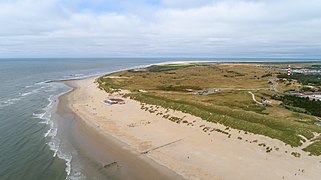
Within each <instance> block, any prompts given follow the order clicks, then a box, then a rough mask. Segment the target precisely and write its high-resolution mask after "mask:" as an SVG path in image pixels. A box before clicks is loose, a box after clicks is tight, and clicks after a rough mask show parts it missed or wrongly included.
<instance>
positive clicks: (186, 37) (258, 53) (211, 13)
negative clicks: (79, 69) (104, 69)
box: [0, 0, 321, 58]
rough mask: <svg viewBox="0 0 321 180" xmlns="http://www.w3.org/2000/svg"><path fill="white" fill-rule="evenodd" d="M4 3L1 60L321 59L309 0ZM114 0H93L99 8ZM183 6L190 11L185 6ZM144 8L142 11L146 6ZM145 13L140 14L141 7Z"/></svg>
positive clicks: (315, 13) (320, 37)
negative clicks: (165, 57) (8, 58)
mask: <svg viewBox="0 0 321 180" xmlns="http://www.w3.org/2000/svg"><path fill="white" fill-rule="evenodd" d="M82 2H85V1H82V0H73V1H68V4H66V3H65V1H64V0H46V1H44V0H43V1H40V0H15V1H3V0H0V8H1V11H0V23H1V24H2V26H1V28H0V57H1V56H2V57H5V56H10V57H15V56H19V57H24V56H87V57H88V56H95V57H96V56H104V57H106V56H199V57H202V56H212V57H238V56H239V57H277V56H280V57H303V58H304V57H320V55H321V43H320V42H321V33H320V32H319V30H320V29H321V12H320V11H319V10H320V9H321V3H318V1H317V0H311V1H309V3H307V2H306V1H302V0H293V1H290V0H284V1H276V0H266V1H263V0H256V1H255V0H243V1H236V0H227V1H222V0H216V1H209V0H199V1H196V0H188V2H187V1H182V0H163V1H162V4H163V5H165V7H164V6H162V5H157V6H156V5H153V4H146V3H145V4H144V1H139V4H140V5H141V6H135V4H133V3H130V1H123V2H122V3H121V4H118V5H114V6H115V7H116V6H117V7H123V8H124V9H126V11H124V9H121V10H119V9H114V10H110V9H109V10H105V11H103V10H101V9H99V10H97V9H95V8H92V9H90V8H89V7H87V6H86V7H85V8H83V7H82V8H79V7H78V6H77V5H78V4H80V3H82ZM104 2H105V3H107V5H108V3H116V2H115V1H113V0H108V1H101V0H95V4H94V7H97V6H98V5H102V3H104ZM183 2H185V4H187V5H182V3H183ZM142 7H143V8H142ZM140 8H142V9H140Z"/></svg>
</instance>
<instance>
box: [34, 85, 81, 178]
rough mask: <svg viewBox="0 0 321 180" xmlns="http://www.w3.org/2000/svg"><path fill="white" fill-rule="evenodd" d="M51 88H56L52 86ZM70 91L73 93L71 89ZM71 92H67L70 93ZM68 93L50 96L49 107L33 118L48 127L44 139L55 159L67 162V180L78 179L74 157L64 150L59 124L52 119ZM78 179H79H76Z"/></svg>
mask: <svg viewBox="0 0 321 180" xmlns="http://www.w3.org/2000/svg"><path fill="white" fill-rule="evenodd" d="M50 86H52V87H54V86H53V85H52V84H51V85H50ZM52 89H54V90H53V91H56V90H57V87H55V88H52ZM69 91H71V89H70V90H69ZM69 91H67V92H69ZM67 92H64V93H61V94H58V95H55V96H53V95H51V96H49V97H48V102H49V103H48V105H47V106H46V107H45V108H43V109H42V110H41V111H40V112H34V113H33V117H34V118H37V119H41V120H42V121H40V122H39V123H43V124H47V125H48V130H47V132H46V133H45V134H44V137H45V138H47V139H48V143H47V145H48V146H49V149H50V150H52V151H53V152H54V154H53V157H58V158H60V159H63V160H64V161H65V162H66V169H65V171H66V174H67V177H66V179H70V177H78V175H77V176H75V175H74V174H72V175H71V172H72V165H71V161H72V155H71V153H67V152H65V150H63V148H62V142H61V140H60V139H59V137H58V136H57V134H58V127H57V124H56V123H55V121H54V119H52V110H53V109H54V107H55V106H56V105H57V103H56V102H58V97H59V96H61V95H62V94H65V93H67ZM80 174H81V173H80ZM76 179H79V178H76Z"/></svg>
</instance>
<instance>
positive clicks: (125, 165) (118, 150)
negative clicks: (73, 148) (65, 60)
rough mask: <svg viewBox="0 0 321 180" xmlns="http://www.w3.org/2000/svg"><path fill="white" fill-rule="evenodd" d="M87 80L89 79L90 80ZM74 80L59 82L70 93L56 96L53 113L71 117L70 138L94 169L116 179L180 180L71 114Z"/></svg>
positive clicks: (74, 88) (74, 114)
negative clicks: (72, 128)
mask: <svg viewBox="0 0 321 180" xmlns="http://www.w3.org/2000/svg"><path fill="white" fill-rule="evenodd" d="M87 79H93V77H90V78H87ZM82 80H84V79H82ZM74 81H78V80H69V81H64V82H63V83H64V84H65V85H67V86H69V87H71V88H72V90H71V91H69V92H67V93H66V94H64V95H62V96H60V97H59V103H58V110H57V113H58V114H59V115H60V116H62V117H63V116H64V114H66V113H70V114H72V116H73V119H74V122H75V126H74V128H75V131H74V132H73V135H74V137H75V138H76V141H77V144H79V146H80V148H81V149H82V150H83V151H84V152H86V154H87V155H88V156H89V157H90V158H92V159H93V160H94V161H96V163H98V164H99V165H100V167H98V168H99V169H101V171H102V172H103V174H105V175H106V176H107V177H112V178H114V177H115V178H120V179H183V178H182V177H181V176H179V175H177V174H176V173H175V172H173V171H171V170H170V169H168V168H167V167H164V166H162V165H160V164H157V163H156V162H154V161H153V160H152V159H149V158H147V157H144V156H141V154H139V153H138V152H136V151H135V150H133V149H132V148H130V147H129V146H128V145H127V144H125V143H123V142H121V141H120V140H119V139H116V138H115V137H113V136H112V135H110V134H108V133H104V132H102V131H101V130H99V129H98V128H97V127H96V126H95V125H94V124H91V123H88V121H87V120H84V119H83V118H82V117H81V116H80V115H79V114H77V113H76V112H74V111H73V109H72V108H71V102H72V101H71V99H70V98H71V97H72V96H73V93H75V92H76V91H77V90H78V88H79V87H77V85H75V83H74Z"/></svg>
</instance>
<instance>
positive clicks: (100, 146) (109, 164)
mask: <svg viewBox="0 0 321 180" xmlns="http://www.w3.org/2000/svg"><path fill="white" fill-rule="evenodd" d="M64 83H65V84H66V85H68V86H70V87H72V88H74V89H73V91H71V92H69V93H67V94H65V95H63V96H61V97H60V98H59V105H58V113H66V112H72V113H73V114H74V117H75V119H76V128H77V129H78V130H77V132H78V133H79V137H81V138H79V141H84V142H82V144H85V145H84V147H85V149H87V151H88V153H89V154H92V156H93V158H94V159H95V160H96V161H98V162H100V164H101V168H104V169H106V170H107V171H109V169H110V171H113V172H115V173H116V176H117V177H120V179H319V178H320V175H319V172H320V170H321V163H320V160H321V159H320V158H319V157H315V156H309V155H308V154H307V153H306V152H304V151H302V150H301V149H300V148H293V147H291V146H289V145H285V144H284V143H283V142H281V141H279V140H276V139H271V138H268V137H265V136H261V135H255V134H251V133H247V132H243V131H239V130H236V129H231V128H229V129H228V131H229V134H231V136H227V135H226V134H224V133H222V132H221V131H223V130H226V129H227V127H224V126H223V125H220V124H214V123H210V122H207V121H204V120H202V119H200V118H198V117H195V116H192V115H189V114H186V113H183V112H178V111H173V110H168V109H163V108H161V107H155V106H150V105H146V104H141V103H140V102H137V101H134V100H132V99H129V98H125V99H124V98H123V97H122V95H121V94H122V93H127V92H126V91H122V92H120V93H114V94H107V93H106V92H105V91H103V90H100V89H99V88H98V84H97V83H95V78H88V79H83V80H72V81H66V82H64ZM110 98H122V99H124V100H125V104H115V105H107V104H105V103H103V101H104V100H106V99H110ZM146 107H148V108H149V109H153V110H155V112H157V113H155V112H154V111H153V112H152V111H148V110H144V108H146ZM164 113H167V114H170V115H171V116H173V117H179V118H182V119H184V120H185V121H186V122H188V123H175V122H172V121H170V120H168V119H166V118H164V117H163V116H162V115H160V114H164ZM220 130H221V131H220ZM267 147H269V148H273V151H271V152H267ZM295 153H299V154H300V157H295V156H294V154H295ZM111 169H112V170H111ZM107 174H108V173H107Z"/></svg>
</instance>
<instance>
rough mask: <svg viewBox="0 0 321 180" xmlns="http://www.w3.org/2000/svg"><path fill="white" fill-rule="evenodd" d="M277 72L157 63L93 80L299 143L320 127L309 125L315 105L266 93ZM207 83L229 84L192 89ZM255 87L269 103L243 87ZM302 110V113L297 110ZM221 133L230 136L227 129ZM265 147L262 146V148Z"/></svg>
mask: <svg viewBox="0 0 321 180" xmlns="http://www.w3.org/2000/svg"><path fill="white" fill-rule="evenodd" d="M280 72H281V71H280V70H278V69H271V68H268V69H265V68H261V67H260V66H258V65H256V64H208V63H207V64H182V65H181V64H180V65H159V66H152V67H149V68H144V69H137V70H130V71H121V72H117V73H113V74H110V75H106V76H103V77H100V78H98V79H97V82H98V83H99V86H100V88H102V89H104V90H106V91H107V92H115V91H117V90H118V89H127V90H130V91H131V93H130V94H127V95H126V97H130V98H132V99H135V100H137V101H140V102H142V103H144V104H150V105H156V107H163V108H166V109H173V110H178V111H182V112H186V113H189V114H192V115H194V116H197V117H201V118H202V119H204V120H206V121H210V122H213V123H220V124H223V125H225V126H227V127H231V128H235V129H239V130H244V131H246V132H249V133H255V134H261V135H265V136H268V137H271V138H275V139H279V140H281V141H283V142H284V143H286V144H289V145H291V146H296V147H297V146H300V145H302V142H304V140H305V138H306V139H308V140H310V139H312V138H314V135H313V133H314V132H317V133H321V128H320V127H318V126H315V125H314V122H315V120H316V118H315V116H312V115H317V114H318V113H317V109H313V107H315V104H313V105H311V106H309V105H307V107H306V104H304V107H303V105H302V106H300V105H298V103H308V102H307V101H305V100H301V99H300V101H298V100H297V99H291V97H287V96H282V95H276V96H275V97H277V98H275V99H272V98H271V97H272V95H273V94H276V92H273V91H270V90H268V89H267V88H270V87H271V82H269V80H270V79H271V78H275V76H276V75H277V74H280ZM112 76H114V77H112ZM289 83H290V85H288V86H287V85H286V84H289ZM280 84H281V85H280V86H279V87H278V90H280V89H281V90H288V89H296V88H298V84H297V82H296V80H293V79H289V80H285V81H284V82H280ZM208 88H230V89H228V90H221V91H218V92H215V93H213V94H208V95H198V94H196V93H192V92H194V91H199V90H202V89H208ZM256 88H260V90H253V91H252V92H253V93H254V94H255V96H256V99H257V100H258V101H260V99H261V98H265V99H267V100H269V101H271V105H269V106H263V105H260V104H257V103H255V102H253V100H252V96H251V94H249V92H248V91H249V90H247V89H256ZM234 89H235V90H234ZM243 89H244V90H243ZM263 89H265V90H263ZM141 90H143V91H141ZM282 102H283V104H282V105H280V104H281V103H282ZM312 103H315V102H312ZM318 107H320V106H318ZM149 110H150V109H149ZM150 111H152V110H150ZM305 112H307V113H306V114H303V113H305ZM310 114H312V115H310ZM158 115H161V116H163V117H164V118H166V119H169V120H171V121H173V122H177V123H181V122H182V123H188V122H187V121H183V119H177V118H176V117H171V116H169V115H168V114H166V113H165V114H158ZM202 128H205V129H203V130H204V131H205V132H207V131H208V130H209V129H207V128H206V127H205V126H204V127H202ZM209 131H210V132H212V130H209ZM213 131H214V130H213ZM222 133H224V134H226V135H227V136H228V137H230V134H229V133H228V132H225V131H223V132H222ZM302 136H303V137H305V138H302ZM253 142H254V141H253ZM271 150H272V149H271V148H268V149H266V151H267V152H270V151H271ZM307 151H309V150H307ZM312 151H313V149H312Z"/></svg>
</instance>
